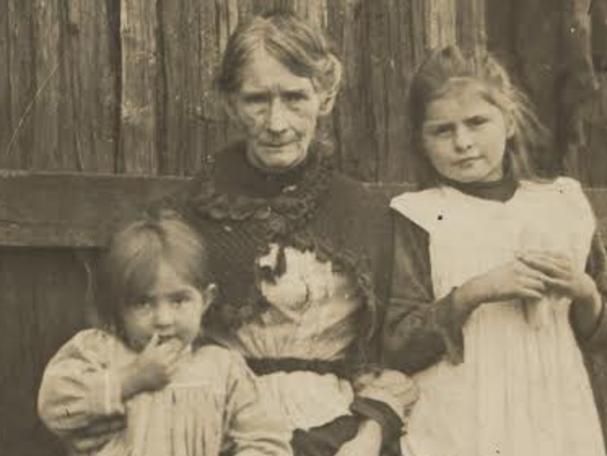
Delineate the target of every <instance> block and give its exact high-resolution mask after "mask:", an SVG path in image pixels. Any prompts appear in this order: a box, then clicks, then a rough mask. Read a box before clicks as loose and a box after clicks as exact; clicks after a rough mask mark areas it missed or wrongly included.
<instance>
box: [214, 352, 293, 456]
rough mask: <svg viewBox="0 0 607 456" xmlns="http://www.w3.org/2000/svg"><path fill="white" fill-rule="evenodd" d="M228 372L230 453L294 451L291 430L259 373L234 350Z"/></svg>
mask: <svg viewBox="0 0 607 456" xmlns="http://www.w3.org/2000/svg"><path fill="white" fill-rule="evenodd" d="M232 359H233V362H232V365H231V368H230V371H229V374H228V393H227V394H228V398H227V409H226V415H227V419H228V422H227V423H226V426H227V439H228V444H229V445H233V451H232V452H231V453H230V454H234V455H237V456H262V455H264V456H269V455H272V456H275V455H276V456H278V455H280V456H283V455H284V456H288V455H291V454H292V452H291V446H290V439H291V433H290V432H289V431H288V430H287V428H286V427H285V423H284V422H282V421H281V419H280V418H279V417H280V416H281V415H280V413H279V412H278V411H275V410H274V405H275V404H272V403H271V402H270V400H269V399H268V397H267V396H266V395H265V394H264V390H263V389H261V388H258V387H257V383H256V380H255V375H254V374H253V373H252V372H251V371H250V370H249V369H248V368H247V367H246V365H245V363H244V360H242V359H240V357H239V356H238V355H236V354H232Z"/></svg>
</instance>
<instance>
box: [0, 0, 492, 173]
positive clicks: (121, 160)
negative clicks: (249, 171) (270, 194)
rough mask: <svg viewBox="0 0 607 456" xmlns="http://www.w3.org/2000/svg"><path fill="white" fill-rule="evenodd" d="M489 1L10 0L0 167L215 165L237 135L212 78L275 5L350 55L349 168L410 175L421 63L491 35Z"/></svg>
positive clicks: (340, 147) (343, 160) (336, 132)
mask: <svg viewBox="0 0 607 456" xmlns="http://www.w3.org/2000/svg"><path fill="white" fill-rule="evenodd" d="M484 1H485V0H465V1H456V0H410V1H401V0H380V1H370V0H331V1H329V0H314V1H304V0H272V1H255V0H216V1H203V2H201V1H195V0H186V1H182V2H178V3H174V2H161V1H158V0H103V1H98V2H82V1H79V0H69V1H60V0H50V1H47V0H6V1H5V2H2V5H0V21H1V22H0V26H1V28H0V30H1V31H0V34H2V33H4V35H5V36H4V37H3V38H4V39H2V40H0V42H1V44H0V57H1V58H2V59H3V62H6V67H5V68H6V70H7V71H2V72H0V100H1V101H2V103H1V106H0V168H11V169H38V170H63V171H66V170H70V171H90V172H94V171H98V172H118V173H133V174H173V175H187V174H191V173H192V172H194V170H196V169H199V168H200V167H203V166H204V165H205V164H206V163H208V162H209V161H211V160H212V156H213V154H214V153H216V152H217V151H218V150H220V149H221V147H222V146H223V145H225V144H226V143H227V141H228V138H234V135H235V132H234V131H233V130H232V129H231V128H230V126H229V125H227V122H226V116H225V115H224V112H223V109H222V106H221V100H220V99H219V98H218V95H217V94H216V93H215V91H214V90H213V78H214V75H215V69H216V67H217V64H218V61H219V57H220V55H221V51H222V50H223V48H224V47H225V44H226V41H227V38H228V36H229V34H230V33H231V32H232V31H233V29H234V27H235V26H236V25H237V23H238V22H239V21H241V20H243V19H244V18H246V17H248V16H250V15H252V14H254V13H257V12H260V11H264V10H267V9H269V8H271V7H275V6H276V7H285V8H289V9H292V10H294V11H295V12H297V13H298V14H300V15H302V16H303V17H306V18H308V19H309V20H310V21H311V22H313V23H315V24H317V25H318V26H319V27H321V28H323V29H325V30H327V31H328V34H329V35H330V37H331V38H332V41H333V42H334V45H335V48H336V51H337V53H338V54H339V55H340V57H341V58H342V60H343V62H344V66H345V73H344V76H345V79H344V86H343V91H342V92H341V94H340V99H339V102H338V104H337V108H336V110H335V112H334V115H333V116H332V117H331V118H330V119H328V121H327V122H325V125H324V131H325V133H326V134H327V135H328V136H330V137H331V138H332V139H333V140H334V142H335V144H336V148H337V152H338V157H339V162H340V166H341V167H342V168H343V169H344V170H345V171H347V172H348V173H350V174H352V175H354V176H356V177H358V178H361V179H363V180H367V181H392V182H395V181H403V180H409V181H411V180H412V179H413V175H412V171H411V167H410V166H408V162H409V161H410V158H409V155H408V137H409V135H408V131H407V121H406V118H407V115H406V103H405V100H406V90H407V82H408V80H409V77H410V75H411V72H412V70H413V68H414V67H415V66H416V65H417V63H418V62H419V61H420V59H421V57H422V56H423V55H424V53H425V51H426V50H427V49H428V48H429V47H431V46H436V45H443V44H447V43H452V42H456V41H457V42H459V43H460V44H462V46H464V47H466V48H469V49H475V48H479V47H482V46H484V42H485V38H484V35H485V32H484V20H483V17H484V14H483V11H484ZM456 6H457V8H456Z"/></svg>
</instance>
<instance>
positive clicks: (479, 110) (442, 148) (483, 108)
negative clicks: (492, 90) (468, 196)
mask: <svg viewBox="0 0 607 456" xmlns="http://www.w3.org/2000/svg"><path fill="white" fill-rule="evenodd" d="M481 90H482V89H481V88H480V87H479V86H478V85H476V84H467V85H466V86H464V87H462V86H458V87H453V88H451V89H450V90H448V91H447V92H445V93H444V95H441V96H440V97H438V98H436V99H434V100H433V101H431V102H430V103H429V104H428V105H427V107H426V116H425V120H424V123H423V124H422V138H421V139H422V144H423V148H424V152H425V153H426V154H427V156H428V158H429V159H430V162H431V164H432V166H433V167H434V169H435V170H436V171H437V172H438V173H439V174H440V175H442V176H444V177H446V178H448V179H451V180H454V181H457V182H462V183H469V182H491V181H497V180H499V179H501V178H502V176H503V161H504V154H505V151H506V141H507V140H508V138H509V137H511V136H512V134H513V128H512V126H511V121H510V119H509V118H506V116H505V115H504V113H503V112H502V110H501V109H499V108H498V107H497V106H496V105H494V104H492V103H490V102H488V101H487V100H486V98H485V97H483V95H482V92H481Z"/></svg>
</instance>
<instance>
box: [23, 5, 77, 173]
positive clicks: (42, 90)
mask: <svg viewBox="0 0 607 456" xmlns="http://www.w3.org/2000/svg"><path fill="white" fill-rule="evenodd" d="M31 3H32V19H33V32H34V33H33V42H32V43H31V45H32V46H33V49H34V71H35V73H34V75H35V83H36V95H35V98H34V100H33V106H32V118H31V121H32V123H33V124H34V139H33V144H32V150H31V165H30V168H31V169H38V170H68V169H77V165H76V162H75V160H74V156H73V155H72V153H71V152H72V148H71V147H70V145H69V141H68V139H67V138H66V136H65V135H63V131H64V128H65V124H64V123H63V120H64V119H63V118H62V117H63V114H64V113H65V109H66V101H67V100H66V98H65V96H64V90H65V79H64V75H65V72H64V58H66V50H65V47H64V46H63V45H64V42H63V41H62V35H63V34H64V33H65V30H64V29H63V28H62V17H63V13H64V10H63V7H64V6H65V3H63V2H62V1H60V0H48V1H47V0H33V1H32V2H31Z"/></svg>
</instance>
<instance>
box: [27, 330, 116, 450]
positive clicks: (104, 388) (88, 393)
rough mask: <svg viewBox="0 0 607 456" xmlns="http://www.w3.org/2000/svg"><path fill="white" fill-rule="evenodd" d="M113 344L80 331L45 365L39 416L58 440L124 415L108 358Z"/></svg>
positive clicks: (95, 332) (97, 334) (101, 335)
mask: <svg viewBox="0 0 607 456" xmlns="http://www.w3.org/2000/svg"><path fill="white" fill-rule="evenodd" d="M113 341H114V338H113V337H112V336H110V335H108V334H106V333H104V332H102V331H100V330H96V329H89V330H84V331H81V332H79V333H78V334H76V335H75V336H74V337H73V338H72V339H71V340H69V341H68V342H67V343H66V344H65V345H64V346H63V347H61V349H60V350H59V351H58V352H57V354H55V356H54V357H53V358H52V359H51V360H50V362H49V363H48V365H47V367H46V369H45V371H44V375H43V378H42V384H41V386H40V391H39V394H38V413H39V415H40V418H41V419H42V421H43V422H44V423H45V425H46V426H47V427H48V428H49V429H50V430H51V431H52V432H54V433H55V434H57V435H59V436H60V437H62V438H65V439H68V440H69V439H76V438H77V435H76V433H75V431H77V430H80V429H83V428H86V427H87V426H89V425H90V424H92V423H94V422H96V421H98V420H100V419H103V418H105V417H108V416H115V415H120V414H124V413H125V410H124V405H123V403H122V400H121V391H120V385H119V384H118V382H117V378H116V375H114V374H113V372H112V370H111V366H110V364H109V359H108V358H109V354H110V353H111V345H112V343H113Z"/></svg>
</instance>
